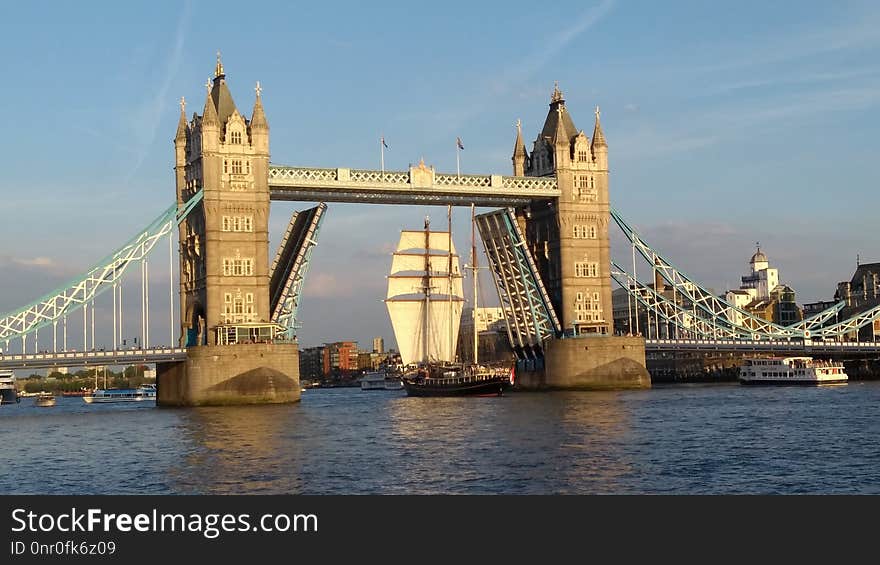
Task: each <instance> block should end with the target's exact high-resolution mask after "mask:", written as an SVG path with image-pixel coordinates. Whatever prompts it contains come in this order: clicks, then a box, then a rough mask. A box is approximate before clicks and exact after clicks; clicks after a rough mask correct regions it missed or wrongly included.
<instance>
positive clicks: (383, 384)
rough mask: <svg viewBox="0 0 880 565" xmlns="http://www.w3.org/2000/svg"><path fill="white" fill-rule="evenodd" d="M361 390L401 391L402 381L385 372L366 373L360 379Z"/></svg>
mask: <svg viewBox="0 0 880 565" xmlns="http://www.w3.org/2000/svg"><path fill="white" fill-rule="evenodd" d="M360 383H361V390H401V389H403V381H401V380H400V378H399V377H395V376H393V375H390V374H388V373H386V372H385V371H367V372H366V373H364V376H363V377H361V380H360Z"/></svg>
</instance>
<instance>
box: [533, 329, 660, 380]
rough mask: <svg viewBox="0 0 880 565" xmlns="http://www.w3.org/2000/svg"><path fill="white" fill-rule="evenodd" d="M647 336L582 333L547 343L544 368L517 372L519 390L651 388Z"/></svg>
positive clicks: (545, 345)
mask: <svg viewBox="0 0 880 565" xmlns="http://www.w3.org/2000/svg"><path fill="white" fill-rule="evenodd" d="M650 387H651V376H650V375H649V374H648V371H647V369H645V340H644V339H643V338H640V337H620V336H601V335H591V336H581V337H571V338H565V339H551V340H548V341H546V342H545V344H544V370H543V371H540V370H539V371H522V372H520V373H518V374H517V375H516V388H517V389H519V390H610V389H628V388H650Z"/></svg>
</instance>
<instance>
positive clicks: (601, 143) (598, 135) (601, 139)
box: [593, 106, 608, 147]
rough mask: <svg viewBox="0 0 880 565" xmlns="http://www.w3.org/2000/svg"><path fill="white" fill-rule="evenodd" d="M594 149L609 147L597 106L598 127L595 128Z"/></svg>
mask: <svg viewBox="0 0 880 565" xmlns="http://www.w3.org/2000/svg"><path fill="white" fill-rule="evenodd" d="M593 147H608V144H607V143H606V142H605V134H604V133H602V124H601V123H600V122H599V107H598V106H596V125H595V126H594V127H593Z"/></svg>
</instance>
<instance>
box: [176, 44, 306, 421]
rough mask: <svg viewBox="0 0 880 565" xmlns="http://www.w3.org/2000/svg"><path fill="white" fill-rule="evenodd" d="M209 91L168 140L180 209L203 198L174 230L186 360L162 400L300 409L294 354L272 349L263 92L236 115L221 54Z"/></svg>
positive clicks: (291, 348) (284, 346) (281, 346)
mask: <svg viewBox="0 0 880 565" xmlns="http://www.w3.org/2000/svg"><path fill="white" fill-rule="evenodd" d="M205 86H206V88H207V90H208V93H207V96H206V98H205V105H204V110H203V112H202V115H198V114H195V113H194V114H193V116H192V119H191V120H190V121H189V122H187V119H186V115H185V108H184V104H183V101H181V113H180V120H179V122H178V125H177V134H176V136H175V139H174V149H175V175H176V184H177V201H178V206H180V205H182V204H183V203H185V202H187V201H188V200H189V199H190V198H192V197H193V196H194V195H195V194H196V193H198V191H199V190H202V194H203V199H202V202H201V204H199V205H198V206H197V207H196V208H195V209H194V210H193V211H192V212H191V213H190V215H189V216H188V217H187V218H186V220H184V221H183V222H182V223H181V224H180V230H179V235H180V310H181V312H180V320H181V343H182V345H184V346H186V347H187V356H188V360H187V362H186V364H185V365H186V367H185V370H180V371H172V370H171V369H170V368H168V367H166V371H165V378H164V381H163V380H162V379H160V392H159V401H160V403H161V402H163V401H164V402H165V403H167V404H217V403H223V404H229V403H235V404H238V403H253V402H286V401H290V400H297V399H298V398H299V392H300V388H299V377H298V375H299V370H298V354H297V351H296V346H295V345H293V344H291V343H277V342H278V339H277V334H278V331H279V330H280V329H281V328H276V327H275V324H272V323H270V319H271V316H270V313H269V310H270V308H269V259H268V255H269V237H268V236H269V125H268V122H267V121H266V115H265V112H264V110H263V102H262V99H261V91H260V85H259V83H257V87H256V94H257V95H256V101H255V103H254V107H253V111H252V113H251V118H250V119H247V118H245V117H244V116H242V114H241V113H240V112H239V110H238V108H237V107H236V106H235V102H234V101H233V99H232V94H231V93H230V91H229V87H228V86H227V84H226V73H225V71H224V69H223V64H222V62H221V61H220V56H219V54H218V56H217V65H216V67H215V70H214V78H213V80H212V81H209V82H208V83H207V84H206V85H205ZM181 365H183V364H181ZM172 373H175V374H173V375H172ZM177 373H179V374H177ZM160 376H161V375H160ZM172 383H173V384H172ZM162 388H164V389H165V390H164V391H163V390H162ZM172 389H173V390H174V391H175V392H174V394H171V391H172ZM163 392H164V393H165V394H164V395H163Z"/></svg>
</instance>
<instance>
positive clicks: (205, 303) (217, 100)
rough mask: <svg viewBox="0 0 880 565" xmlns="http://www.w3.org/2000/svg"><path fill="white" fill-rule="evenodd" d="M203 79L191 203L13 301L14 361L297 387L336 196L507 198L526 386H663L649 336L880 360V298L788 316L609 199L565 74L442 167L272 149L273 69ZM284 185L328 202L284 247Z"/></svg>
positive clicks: (9, 321)
mask: <svg viewBox="0 0 880 565" xmlns="http://www.w3.org/2000/svg"><path fill="white" fill-rule="evenodd" d="M205 86H206V88H207V95H206V98H205V103H204V106H203V108H202V113H201V114H198V113H193V114H192V116H190V117H189V118H188V117H187V115H186V111H185V104H184V102H183V100H182V99H181V110H180V119H179V121H178V126H177V132H176V135H175V137H174V151H175V168H174V170H175V180H176V194H177V199H176V203H175V205H173V206H171V207H169V208H168V209H167V210H166V211H165V212H163V213H162V214H161V215H160V216H159V217H158V218H156V220H155V221H153V222H152V223H151V224H150V225H149V226H148V227H147V228H145V229H143V230H141V231H140V232H139V233H137V234H135V236H134V237H133V238H132V239H130V240H129V241H128V242H126V243H125V244H124V245H123V246H122V247H120V248H119V249H117V250H116V251H115V252H113V253H112V254H110V255H109V256H107V257H106V258H104V259H103V260H101V261H100V262H98V263H97V264H95V265H93V266H92V267H91V268H89V269H88V270H87V271H86V273H85V274H84V275H83V276H82V277H80V278H78V279H76V280H74V281H72V282H71V283H70V284H68V285H65V286H64V287H61V288H59V289H56V290H55V291H53V292H50V293H48V294H47V295H45V296H43V297H41V298H40V299H38V300H36V301H35V302H33V303H31V304H29V305H27V306H24V307H22V308H20V309H18V310H16V311H14V312H10V313H8V314H5V315H3V316H2V317H0V342H5V344H6V348H5V350H4V351H3V352H2V353H0V368H26V367H34V368H36V367H59V366H101V365H112V364H117V363H122V362H125V363H131V362H140V363H155V364H156V366H157V377H158V385H159V386H158V403H159V404H160V405H166V406H168V405H228V404H259V403H284V402H295V401H297V400H299V398H300V390H301V389H300V383H299V363H298V358H299V352H298V348H297V342H296V331H297V328H298V327H299V325H298V322H297V313H298V309H299V304H300V301H301V298H302V289H303V285H304V281H305V277H306V274H307V272H308V267H309V262H310V258H311V255H312V252H313V251H314V249H315V246H316V244H317V240H318V234H319V231H320V227H321V224H322V221H323V218H324V216H325V215H326V212H327V210H328V206H327V204H326V203H327V202H355V203H375V204H420V205H444V206H445V205H454V206H471V205H475V206H479V207H483V208H495V210H494V211H490V212H487V213H484V214H480V215H478V216H477V217H476V227H477V229H478V230H479V233H480V237H481V239H482V241H483V244H484V248H485V252H486V257H487V259H488V268H489V270H490V272H491V273H492V278H493V281H494V283H495V287H496V290H497V292H498V298H499V302H500V305H501V307H502V309H503V312H504V317H505V320H506V322H507V332H508V338H509V342H510V345H511V348H512V354H513V355H515V356H516V358H517V375H516V382H517V387H519V388H520V389H526V390H543V389H602V388H634V387H635V388H638V387H649V386H650V385H651V378H650V376H649V374H648V371H647V369H646V357H645V354H646V350H647V351H648V352H649V354H650V355H652V356H655V357H656V356H657V355H660V356H665V355H666V354H667V353H668V352H673V353H679V352H686V353H687V352H700V351H703V352H704V351H710V352H716V353H717V352H726V353H725V354H727V353H731V352H734V353H735V352H741V351H747V352H749V353H750V354H754V353H785V354H787V355H791V354H795V355H798V354H800V355H815V356H818V357H821V356H825V357H827V356H830V355H833V356H835V358H841V357H846V358H848V359H857V360H871V359H873V360H875V361H872V362H873V363H876V362H877V361H876V360H877V359H878V357H880V344H878V342H877V341H871V342H853V341H851V339H850V337H851V336H852V335H859V332H860V331H861V330H863V329H867V328H866V326H868V325H871V326H872V327H873V328H874V330H873V331H874V334H875V335H877V334H878V333H880V305H876V306H866V307H865V308H862V309H861V310H860V311H859V312H858V313H857V314H855V315H852V316H851V317H849V318H846V319H844V320H840V319H839V318H840V316H839V312H840V311H841V307H842V304H841V303H837V304H832V305H829V308H827V309H826V310H825V311H822V312H818V313H816V314H815V315H813V316H811V317H809V318H807V319H805V320H801V321H798V322H795V323H792V324H790V325H779V324H774V323H771V322H768V321H766V320H764V319H762V318H760V317H758V316H756V315H755V314H754V313H751V312H748V311H745V310H742V309H740V308H737V307H736V306H735V305H731V304H729V303H727V302H725V301H724V299H723V298H721V297H718V296H715V295H714V294H713V293H711V292H710V291H708V290H706V289H704V288H703V287H702V286H700V285H699V284H698V283H696V282H695V281H694V280H692V279H691V278H689V277H688V276H687V275H685V274H684V273H683V272H681V271H680V270H679V269H677V268H676V267H674V266H673V265H672V263H671V262H670V261H668V260H667V259H666V258H664V257H663V256H662V255H661V254H660V253H659V252H657V251H656V250H655V249H653V248H652V247H650V246H649V245H648V244H647V243H646V242H645V241H644V238H642V236H641V235H639V233H638V232H637V231H636V230H635V228H633V227H632V226H631V225H630V224H628V223H627V222H626V221H625V220H624V219H623V217H622V216H621V215H620V213H619V212H618V211H616V210H614V209H612V207H611V205H610V198H609V169H608V144H607V142H606V139H605V135H604V132H603V130H602V126H601V122H600V113H599V109H598V107H597V108H596V111H595V121H594V125H593V131H592V135H591V136H588V135H586V134H585V133H584V132H583V131H582V130H579V129H577V127H576V126H575V122H574V119H573V118H572V116H571V114H570V113H569V111H568V108H567V107H566V105H565V99H564V96H563V93H562V91H560V89H559V87H558V85H557V86H556V87H554V89H553V91H552V94H551V97H550V105H549V110H548V113H547V117H546V119H545V121H544V124H543V127H542V128H541V131H540V132H539V133H538V135H537V137H536V138H535V140H534V142H533V145H532V148H531V151H529V150H528V149H527V148H526V145H525V142H524V139H523V132H522V127H521V124H520V123H519V122H517V127H516V141H515V144H514V150H513V155H512V162H513V174H512V175H509V176H508V175H498V174H486V175H473V174H468V175H462V174H443V173H438V172H436V171H435V170H434V168H433V167H430V166H428V165H426V164H425V163H424V162H420V163H419V164H418V165H417V166H412V167H410V168H409V170H407V171H390V170H381V171H378V170H363V169H351V168H310V167H293V166H284V165H277V164H273V163H270V160H269V157H270V153H269V123H268V120H267V117H266V114H265V111H264V108H263V102H262V94H261V89H260V85H259V83H257V87H256V89H255V90H256V99H255V102H254V106H253V109H252V111H251V115H250V117H249V118H248V117H245V116H244V115H243V114H241V112H240V111H239V109H238V108H237V106H236V105H235V103H234V101H233V99H232V94H231V92H230V89H229V86H228V84H227V81H226V73H225V70H224V68H223V65H222V63H221V61H220V57H219V54H218V57H217V63H216V67H215V72H214V78H213V80H211V81H209V82H208V83H207V84H206V85H205ZM272 200H276V201H279V200H280V201H300V202H312V203H315V204H316V205H315V206H314V207H311V208H308V209H306V210H303V211H299V212H295V213H294V214H293V216H292V217H291V219H290V222H289V225H288V227H287V229H286V230H285V232H284V234H283V235H282V236H281V238H280V243H279V244H278V246H277V249H276V251H275V253H274V259H273V260H272V262H271V264H270V260H269V257H270V255H269V253H270V250H269V240H270V238H269V230H268V220H269V208H270V201H272ZM615 224H616V226H617V227H619V228H620V230H621V231H622V232H623V234H624V236H625V237H626V238H627V239H628V240H629V241H630V242H631V244H632V255H633V272H632V273H629V272H627V270H626V269H624V268H622V267H621V266H620V264H619V263H616V262H613V261H612V258H611V254H610V246H609V229H610V228H611V227H612V226H613V225H615ZM175 227H176V228H177V232H178V239H179V247H178V250H177V253H176V259H177V263H178V266H179V280H178V283H177V285H178V286H177V287H176V289H175V284H174V277H173V268H171V265H169V275H168V284H169V298H170V302H171V308H170V312H169V313H168V315H169V316H168V317H169V339H170V340H171V345H170V346H169V345H164V346H157V345H155V342H156V338H155V336H152V337H151V336H150V331H149V330H150V326H151V324H150V311H151V308H150V306H149V304H150V302H149V292H150V286H151V285H150V281H149V278H150V277H149V264H148V260H147V258H148V255H150V253H151V252H152V251H153V250H154V248H156V247H157V243H158V241H159V240H161V239H162V238H166V237H167V238H168V260H169V263H173V262H174V260H175V252H174V250H173V248H172V238H171V235H172V233H173V232H174V228H175ZM637 254H638V256H639V257H640V259H643V260H644V262H646V263H647V264H648V265H649V269H650V271H651V274H652V275H653V281H654V283H653V284H645V283H643V282H641V281H639V278H638V277H637V276H636V264H635V258H636V255H637ZM132 265H137V266H139V267H140V278H141V289H140V298H141V312H140V314H141V315H140V320H139V321H140V324H141V329H140V331H139V332H138V333H139V337H140V341H138V339H137V337H136V338H134V345H132V344H130V343H127V342H126V339H125V335H130V333H127V332H129V330H130V328H131V325H132V316H131V313H130V312H129V313H128V314H127V315H125V318H124V320H125V322H127V323H128V325H127V326H126V325H125V323H124V322H123V314H124V312H123V310H124V309H123V307H122V304H123V303H124V301H123V282H124V281H123V279H124V277H125V276H127V274H128V275H132V274H133V271H134V269H129V267H131V266H132ZM128 278H129V279H131V278H132V277H131V276H128ZM612 281H613V282H615V283H617V284H619V285H620V286H621V287H622V288H624V289H626V293H627V296H628V300H629V311H630V320H632V315H633V313H634V314H635V322H636V327H635V328H629V327H627V328H626V332H624V331H621V330H622V328H617V329H616V328H615V327H614V317H613V304H612V298H611V297H612V292H611V284H612ZM108 291H112V292H108ZM105 293H106V294H105ZM108 294H109V295H111V296H112V348H111V349H110V350H108V351H105V350H104V348H103V347H100V348H99V347H96V344H97V343H98V341H97V340H96V330H95V326H96V319H97V318H98V317H99V316H98V315H97V314H96V307H95V303H96V300H97V299H98V298H99V297H100V296H102V295H104V296H105V297H106V296H107V295H108ZM126 296H129V294H126ZM175 296H176V299H177V300H179V308H177V310H178V311H179V312H178V313H177V314H175V306H174V299H175ZM105 300H106V298H105ZM129 301H130V297H129ZM108 302H110V301H108ZM74 312H78V313H81V315H82V325H81V328H82V336H81V338H82V348H81V349H80V350H76V349H72V348H70V347H69V343H68V322H69V321H71V322H72V320H69V317H70V316H72V315H73V314H74ZM175 318H177V319H178V320H179V324H178V323H176V321H175ZM640 318H642V319H644V320H646V323H645V325H644V326H643V327H642V329H643V330H644V332H645V335H646V337H647V339H645V338H643V337H642V331H640V329H639V327H638V324H639V319H640ZM89 320H91V326H89ZM630 323H631V322H630ZM78 325H79V324H78V323H77V326H78ZM108 325H109V324H108ZM46 329H48V330H51V332H50V333H51V336H52V337H51V341H52V348H51V350H46V349H42V350H41V345H40V330H44V331H45V330H46ZM108 329H109V328H108ZM89 330H91V331H89ZM633 334H634V335H633ZM89 337H91V339H89ZM29 338H30V341H29ZM13 339H20V340H21V350H22V351H21V354H16V353H12V352H10V342H11V341H12V340H13ZM43 343H45V341H44V342H43ZM31 348H32V349H33V351H34V352H33V353H29V351H28V350H29V349H31ZM687 354H690V353H687ZM860 362H861V361H860Z"/></svg>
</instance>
